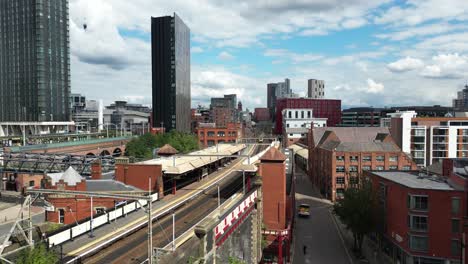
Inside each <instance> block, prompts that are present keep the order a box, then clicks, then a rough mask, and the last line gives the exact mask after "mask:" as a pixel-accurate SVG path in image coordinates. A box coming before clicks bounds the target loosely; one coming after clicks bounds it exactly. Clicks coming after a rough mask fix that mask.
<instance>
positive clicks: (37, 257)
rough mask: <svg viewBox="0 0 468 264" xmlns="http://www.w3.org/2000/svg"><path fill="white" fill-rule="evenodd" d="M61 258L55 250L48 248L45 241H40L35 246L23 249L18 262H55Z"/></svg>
mask: <svg viewBox="0 0 468 264" xmlns="http://www.w3.org/2000/svg"><path fill="white" fill-rule="evenodd" d="M58 261H59V259H58V256H57V255H56V254H55V252H53V251H51V250H48V249H47V247H46V246H45V244H44V243H39V244H36V245H35V246H34V248H31V247H29V248H26V249H23V250H22V251H21V252H20V254H19V256H18V258H17V259H16V262H15V263H17V264H55V263H58Z"/></svg>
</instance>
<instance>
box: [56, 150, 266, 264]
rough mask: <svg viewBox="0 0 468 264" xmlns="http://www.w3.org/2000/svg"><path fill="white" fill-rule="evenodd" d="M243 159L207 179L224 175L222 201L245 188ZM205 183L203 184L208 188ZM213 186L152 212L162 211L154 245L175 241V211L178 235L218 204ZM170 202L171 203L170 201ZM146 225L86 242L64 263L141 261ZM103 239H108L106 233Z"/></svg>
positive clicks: (144, 254)
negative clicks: (241, 168) (100, 243)
mask: <svg viewBox="0 0 468 264" xmlns="http://www.w3.org/2000/svg"><path fill="white" fill-rule="evenodd" d="M265 148H266V147H265V146H252V147H251V148H250V149H249V151H248V154H249V155H251V156H252V155H255V154H257V153H259V152H261V151H262V150H264V149H265ZM244 160H245V158H237V159H235V160H234V161H233V162H232V163H231V164H230V165H229V166H227V167H225V168H223V169H222V170H220V171H218V172H215V174H219V175H217V176H216V177H214V178H213V179H209V180H208V182H209V183H211V182H215V180H216V178H222V180H220V181H218V182H217V185H219V187H220V198H221V202H223V201H225V200H226V199H228V198H229V197H231V196H232V195H233V194H235V193H236V192H238V191H239V190H241V189H242V186H243V183H242V177H239V176H240V175H241V172H239V171H237V170H236V168H237V167H238V166H239V165H241V164H242V162H243V161H244ZM209 183H207V184H209ZM203 186H208V185H203ZM203 186H202V187H201V188H206V187H203ZM210 186H212V187H211V188H209V189H204V190H205V191H203V192H202V193H201V194H199V195H197V196H195V198H192V199H188V198H185V197H190V196H189V194H191V193H195V192H197V191H200V190H196V189H194V190H192V191H191V192H189V193H188V194H185V195H183V196H184V198H182V197H181V199H178V200H177V201H179V202H180V201H184V199H187V201H185V202H183V203H181V205H180V206H177V207H175V206H174V209H173V210H172V211H168V212H167V213H165V214H160V211H162V209H161V210H159V212H154V213H153V215H155V214H157V213H159V217H158V218H156V219H153V223H152V229H153V237H152V238H153V247H156V248H160V247H163V246H165V245H167V244H169V243H170V241H172V228H173V225H172V213H174V214H175V235H176V237H177V236H179V235H181V234H182V233H184V232H185V231H187V230H189V229H190V228H191V227H192V226H193V225H195V224H196V223H198V222H199V221H200V220H201V219H203V218H204V217H205V216H206V215H208V214H209V213H210V212H212V211H213V210H215V209H216V208H217V206H218V193H217V188H215V187H214V186H213V185H210ZM169 206H170V204H168V207H169ZM141 220H143V219H141ZM143 221H144V220H143ZM144 226H145V225H143V226H141V228H139V229H137V230H135V231H134V232H132V233H129V234H127V235H126V236H122V237H120V238H119V239H118V240H116V241H114V242H113V243H107V244H106V243H103V244H106V245H105V246H99V247H95V246H94V244H96V243H90V244H91V245H85V246H83V247H81V248H80V249H77V250H75V251H74V252H71V254H70V253H69V254H68V256H66V257H65V259H64V260H63V263H142V262H143V261H145V260H147V258H148V252H147V251H148V244H147V241H148V233H147V232H148V230H147V228H144ZM109 238H112V234H109ZM102 239H106V237H104V238H101V240H102ZM90 248H91V249H90ZM80 252H81V253H80ZM83 252H84V253H83Z"/></svg>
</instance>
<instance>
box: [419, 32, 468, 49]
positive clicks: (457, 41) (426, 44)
mask: <svg viewBox="0 0 468 264" xmlns="http://www.w3.org/2000/svg"><path fill="white" fill-rule="evenodd" d="M415 48H416V49H417V50H426V51H435V52H437V53H440V52H447V53H455V52H468V32H462V33H453V34H447V35H440V36H436V37H432V38H428V39H425V40H423V41H421V42H420V43H418V44H417V45H416V46H415Z"/></svg>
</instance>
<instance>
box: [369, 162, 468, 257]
mask: <svg viewBox="0 0 468 264" xmlns="http://www.w3.org/2000/svg"><path fill="white" fill-rule="evenodd" d="M464 163H465V164H463V175H461V174H457V173H453V174H451V175H450V176H449V177H448V178H447V179H444V178H442V177H439V176H434V175H427V174H425V173H421V172H416V171H413V172H408V171H372V172H365V174H366V175H367V176H368V177H369V178H370V179H371V182H372V186H373V189H374V190H375V191H376V193H377V200H378V210H376V211H377V215H376V219H379V220H380V221H379V222H378V225H377V226H378V234H379V235H380V236H379V237H380V238H381V245H382V248H383V252H384V253H385V254H387V255H388V256H389V257H390V258H391V259H392V261H394V263H431V264H445V263H465V260H464V259H463V256H465V255H466V250H467V248H466V247H465V248H464V249H463V246H462V245H465V244H466V241H464V240H465V234H466V227H465V219H466V216H467V210H466V199H467V196H466V187H465V186H467V185H466V182H467V181H466V177H467V176H468V175H467V174H466V171H464V167H465V165H468V161H467V160H465V161H464ZM460 180H461V182H460V183H463V184H462V185H460V184H458V183H456V182H457V181H460ZM462 251H465V252H463V253H462ZM462 259H463V261H462Z"/></svg>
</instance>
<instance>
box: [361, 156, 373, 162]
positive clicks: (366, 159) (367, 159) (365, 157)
mask: <svg viewBox="0 0 468 264" xmlns="http://www.w3.org/2000/svg"><path fill="white" fill-rule="evenodd" d="M362 161H363V162H369V161H372V156H363V157H362Z"/></svg>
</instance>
